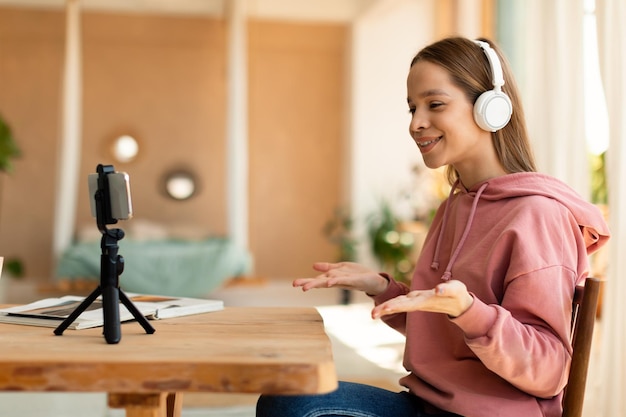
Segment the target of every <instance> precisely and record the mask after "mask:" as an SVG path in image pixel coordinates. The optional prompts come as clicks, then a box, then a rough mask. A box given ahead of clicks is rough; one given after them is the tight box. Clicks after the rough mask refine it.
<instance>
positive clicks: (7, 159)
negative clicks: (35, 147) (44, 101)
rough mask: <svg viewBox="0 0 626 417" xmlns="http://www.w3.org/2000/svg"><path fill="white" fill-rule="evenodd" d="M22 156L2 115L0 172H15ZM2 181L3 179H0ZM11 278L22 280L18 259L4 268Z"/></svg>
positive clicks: (0, 116) (0, 126)
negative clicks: (16, 162)
mask: <svg viewBox="0 0 626 417" xmlns="http://www.w3.org/2000/svg"><path fill="white" fill-rule="evenodd" d="M20 155H21V152H20V149H19V147H18V146H17V143H16V142H15V139H14V138H13V132H12V131H11V128H10V127H9V125H8V123H7V122H6V120H5V119H4V117H3V116H2V115H1V114H0V172H5V173H9V174H10V173H12V172H13V169H14V167H13V159H14V158H17V157H19V156H20ZM0 180H1V179H0ZM3 269H4V270H5V271H6V272H8V275H9V276H12V277H15V278H21V277H22V276H23V275H24V265H23V263H22V261H21V260H20V259H18V258H6V259H5V261H4V268H3Z"/></svg>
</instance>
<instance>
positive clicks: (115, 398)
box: [109, 392, 183, 417]
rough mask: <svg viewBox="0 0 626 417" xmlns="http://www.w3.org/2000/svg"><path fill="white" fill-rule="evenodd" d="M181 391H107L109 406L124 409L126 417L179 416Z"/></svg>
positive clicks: (181, 406)
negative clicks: (128, 392)
mask: <svg viewBox="0 0 626 417" xmlns="http://www.w3.org/2000/svg"><path fill="white" fill-rule="evenodd" d="M182 397H183V396H182V393H168V392H161V393H153V394H126V393H109V407H111V408H124V409H126V417H180V416H181V413H182V408H183V400H182Z"/></svg>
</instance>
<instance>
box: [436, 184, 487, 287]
mask: <svg viewBox="0 0 626 417" xmlns="http://www.w3.org/2000/svg"><path fill="white" fill-rule="evenodd" d="M458 183H459V181H458V180H457V182H455V183H454V185H453V186H452V190H451V191H450V196H449V197H448V201H447V202H446V208H445V212H444V217H443V222H442V224H441V230H439V236H438V237H437V246H436V247H435V254H434V256H433V262H432V264H431V266H430V267H431V268H432V269H434V270H437V269H438V268H439V249H440V246H441V241H442V239H443V234H444V232H445V229H446V225H447V223H448V216H449V212H448V208H449V205H450V199H451V197H452V194H453V193H454V190H455V189H456V187H457V185H458ZM488 184H489V183H487V182H486V183H484V184H483V185H481V186H480V188H479V189H478V191H477V192H476V195H475V196H474V201H472V209H471V211H470V214H469V217H468V219H467V223H466V224H465V230H463V235H462V236H461V240H459V243H458V244H457V245H456V248H455V249H454V253H453V254H452V256H451V257H450V261H449V262H448V266H447V267H446V270H445V272H444V273H443V275H442V277H441V279H442V280H443V281H449V280H450V279H452V266H453V265H454V262H455V261H456V258H457V257H458V256H459V253H460V252H461V249H462V248H463V245H464V244H465V240H466V239H467V235H468V234H469V231H470V229H471V227H472V222H473V221H474V217H475V215H476V207H477V206H478V200H479V199H480V196H481V194H482V193H483V191H485V188H487V185H488Z"/></svg>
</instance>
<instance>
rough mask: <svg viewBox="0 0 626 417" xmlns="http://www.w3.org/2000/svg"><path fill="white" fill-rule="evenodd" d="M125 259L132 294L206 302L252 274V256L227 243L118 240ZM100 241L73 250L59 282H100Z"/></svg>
mask: <svg viewBox="0 0 626 417" xmlns="http://www.w3.org/2000/svg"><path fill="white" fill-rule="evenodd" d="M119 254H120V255H122V256H123V257H124V261H125V262H124V271H123V273H122V274H121V275H120V288H122V289H123V290H124V291H128V292H136V293H145V294H159V295H172V296H179V297H202V296H205V295H207V294H208V293H210V292H211V291H212V290H214V289H216V288H217V287H219V286H220V285H221V284H222V283H223V282H224V281H225V280H227V279H228V278H232V277H236V276H242V275H246V274H249V273H250V270H251V265H252V260H251V256H250V254H249V253H248V252H247V251H246V250H244V249H241V248H239V247H237V246H236V245H234V244H233V243H232V242H230V241H229V240H228V239H224V238H210V239H206V240H200V241H195V240H175V239H167V240H149V241H133V240H130V239H123V240H121V241H119ZM100 255H101V249H100V242H99V241H97V242H82V243H75V244H73V245H72V246H70V247H69V248H68V249H67V250H66V251H65V252H64V253H63V255H62V256H61V259H59V261H58V263H57V269H56V274H55V277H56V279H57V280H61V279H70V280H72V279H93V280H98V281H99V280H100Z"/></svg>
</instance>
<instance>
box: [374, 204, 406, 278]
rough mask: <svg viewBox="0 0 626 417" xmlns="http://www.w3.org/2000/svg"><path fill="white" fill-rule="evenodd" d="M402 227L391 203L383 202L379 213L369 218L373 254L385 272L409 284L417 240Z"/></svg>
mask: <svg viewBox="0 0 626 417" xmlns="http://www.w3.org/2000/svg"><path fill="white" fill-rule="evenodd" d="M400 226H401V222H400V219H399V218H398V217H397V216H396V214H395V213H394V212H393V210H392V209H391V207H390V205H389V203H387V202H386V201H383V202H381V204H380V208H379V211H378V212H376V213H374V214H373V215H372V216H370V218H369V222H368V234H369V238H370V245H371V249H372V253H373V254H374V256H375V257H376V259H377V260H378V262H379V264H380V266H381V268H382V269H383V271H384V272H387V273H388V274H390V275H391V276H393V277H394V278H395V279H397V280H398V281H402V282H405V283H408V282H409V281H410V280H411V273H412V272H413V267H414V265H413V260H412V259H411V253H412V251H413V246H414V245H415V240H414V238H413V235H412V234H411V233H408V232H406V231H404V230H402V228H401V227H400Z"/></svg>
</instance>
